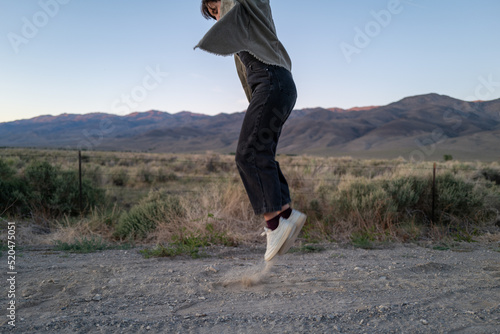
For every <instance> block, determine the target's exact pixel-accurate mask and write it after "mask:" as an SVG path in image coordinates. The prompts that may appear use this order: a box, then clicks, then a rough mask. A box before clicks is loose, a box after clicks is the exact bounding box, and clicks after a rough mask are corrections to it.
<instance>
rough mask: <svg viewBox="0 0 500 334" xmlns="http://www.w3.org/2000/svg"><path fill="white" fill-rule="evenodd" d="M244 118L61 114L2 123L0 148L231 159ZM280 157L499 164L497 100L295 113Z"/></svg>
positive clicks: (420, 99)
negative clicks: (450, 159) (454, 160)
mask: <svg viewBox="0 0 500 334" xmlns="http://www.w3.org/2000/svg"><path fill="white" fill-rule="evenodd" d="M244 115H245V113H244V112H236V113H232V114H219V115H215V116H208V115H202V114H195V113H191V112H186V111H184V112H179V113H176V114H170V113H167V112H161V111H157V110H151V111H147V112H136V113H132V114H129V115H126V116H118V115H112V114H105V113H91V114H84V115H77V114H62V115H59V116H39V117H35V118H32V119H26V120H19V121H13V122H6V123H0V146H3V147H37V148H69V149H76V148H80V149H88V150H120V151H148V152H172V153H180V152H186V153H187V152H189V153H202V152H206V151H215V152H222V153H230V152H234V151H235V150H236V143H237V140H238V136H239V131H240V127H241V124H242V121H243V118H244ZM278 152H279V153H284V154H313V155H331V156H341V155H343V156H345V155H349V156H353V157H364V158H377V157H379V158H398V157H403V158H405V159H407V160H409V159H413V160H423V159H425V160H431V159H441V158H442V156H443V154H449V155H452V156H453V157H454V158H460V159H468V160H472V159H480V160H489V161H491V160H498V159H499V158H500V99H497V100H492V101H476V102H466V101H462V100H458V99H454V98H451V97H449V96H444V95H438V94H434V93H432V94H426V95H418V96H412V97H407V98H404V99H402V100H400V101H397V102H394V103H391V104H388V105H385V106H371V107H361V108H353V109H348V110H345V109H341V108H330V109H324V108H308V109H300V110H294V111H293V112H292V114H291V115H290V118H289V120H288V121H287V123H286V124H285V126H284V128H283V131H282V135H281V139H280V143H279V147H278Z"/></svg>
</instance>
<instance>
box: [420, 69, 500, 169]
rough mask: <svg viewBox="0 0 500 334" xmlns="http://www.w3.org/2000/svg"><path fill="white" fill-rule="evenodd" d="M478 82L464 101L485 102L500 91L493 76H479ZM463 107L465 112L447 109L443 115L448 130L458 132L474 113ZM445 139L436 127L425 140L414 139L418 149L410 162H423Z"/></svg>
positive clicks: (446, 137) (440, 129)
mask: <svg viewBox="0 0 500 334" xmlns="http://www.w3.org/2000/svg"><path fill="white" fill-rule="evenodd" d="M478 81H479V84H478V85H477V86H476V88H475V90H474V95H471V96H468V97H467V98H466V100H468V101H480V100H487V99H489V98H491V97H492V96H493V94H495V93H496V92H497V91H499V90H500V82H499V81H495V78H493V74H490V75H488V77H487V78H485V77H484V76H480V77H479V78H478ZM463 106H464V107H466V109H465V110H456V109H448V110H446V111H445V112H444V114H443V120H444V121H445V123H448V124H450V129H451V130H453V131H456V130H458V129H459V128H460V126H461V125H462V123H463V121H464V120H466V119H467V118H469V116H470V115H471V112H473V111H474V110H473V108H472V107H470V106H469V105H466V104H464V105H463ZM499 117H500V114H499ZM446 139H449V136H448V135H446V133H445V131H444V130H443V129H442V128H441V127H436V128H435V129H434V130H433V131H432V133H431V134H430V136H428V137H427V138H425V139H418V138H417V139H415V144H416V145H417V146H418V149H416V150H414V151H412V152H411V153H410V162H412V163H418V162H422V161H424V160H425V158H426V157H430V156H431V155H433V154H434V153H435V152H436V149H437V145H438V144H439V143H441V142H443V141H445V140H446Z"/></svg>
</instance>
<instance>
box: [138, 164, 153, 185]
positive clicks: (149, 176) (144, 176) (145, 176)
mask: <svg viewBox="0 0 500 334" xmlns="http://www.w3.org/2000/svg"><path fill="white" fill-rule="evenodd" d="M137 178H138V181H139V182H143V183H148V184H150V183H153V181H154V179H155V175H154V174H153V172H152V171H151V169H150V168H149V167H147V166H143V167H142V168H141V169H139V173H138V174H137Z"/></svg>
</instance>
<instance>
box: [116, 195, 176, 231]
mask: <svg viewBox="0 0 500 334" xmlns="http://www.w3.org/2000/svg"><path fill="white" fill-rule="evenodd" d="M184 214H185V209H184V208H183V207H182V205H181V203H180V201H179V198H178V197H177V196H173V195H169V194H165V193H162V192H159V191H153V192H151V193H150V194H149V196H148V197H147V198H145V199H143V200H142V201H140V202H139V204H137V205H135V206H133V207H132V208H131V209H130V211H129V212H124V213H123V214H122V215H121V216H120V219H119V221H118V224H117V226H116V228H115V236H116V237H117V238H120V239H126V238H129V239H130V238H131V239H142V238H145V237H146V236H147V234H148V233H149V232H151V231H153V230H154V229H155V228H156V226H157V224H158V223H160V222H165V223H173V222H175V220H176V219H177V218H179V217H182V216H184Z"/></svg>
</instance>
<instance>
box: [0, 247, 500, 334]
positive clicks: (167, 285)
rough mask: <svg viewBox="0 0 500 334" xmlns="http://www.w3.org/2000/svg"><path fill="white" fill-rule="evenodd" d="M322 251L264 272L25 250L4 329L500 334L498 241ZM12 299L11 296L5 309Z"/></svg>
mask: <svg viewBox="0 0 500 334" xmlns="http://www.w3.org/2000/svg"><path fill="white" fill-rule="evenodd" d="M320 246H322V247H323V248H324V250H323V251H321V252H313V253H306V252H304V251H299V252H295V253H290V254H287V255H285V256H283V257H280V258H278V259H277V260H276V261H274V262H273V263H271V264H268V265H267V266H266V264H265V263H264V261H263V253H264V248H263V247H264V246H261V247H237V248H219V247H215V248H211V249H209V250H207V255H208V257H204V258H200V259H191V258H189V257H176V258H153V259H145V258H143V256H142V255H141V254H139V253H138V249H132V250H108V251H103V252H99V253H92V254H71V253H70V254H68V253H64V252H55V251H52V250H50V248H44V247H38V248H37V247H34V248H26V249H24V250H22V251H20V252H19V254H18V257H17V271H18V274H17V276H16V302H17V304H16V305H17V309H16V322H15V324H16V327H15V328H12V327H11V326H10V325H9V324H8V323H7V321H8V320H9V319H7V318H6V317H5V316H3V317H2V321H1V322H0V323H1V327H0V330H1V332H4V333H9V332H16V333H231V334H232V333H402V332H403V333H500V253H499V252H498V250H499V246H500V245H499V244H498V242H496V243H480V244H477V243H474V244H464V245H462V246H459V247H458V248H455V250H446V251H443V250H435V249H433V248H431V247H429V248H428V247H421V246H416V245H411V244H410V245H392V246H387V247H385V248H384V249H376V250H364V249H356V248H353V247H352V246H342V245H337V244H325V245H320ZM6 256H7V254H6V252H3V255H2V262H3V263H7V258H6ZM5 266H6V265H5ZM5 275H6V274H5V273H4V276H5ZM3 281H4V282H5V279H4V280H3ZM4 290H7V287H5V289H4ZM8 302H9V300H8V299H7V291H5V293H2V294H1V297H0V303H1V305H3V306H2V309H3V312H6V311H5V310H6V305H8Z"/></svg>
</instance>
